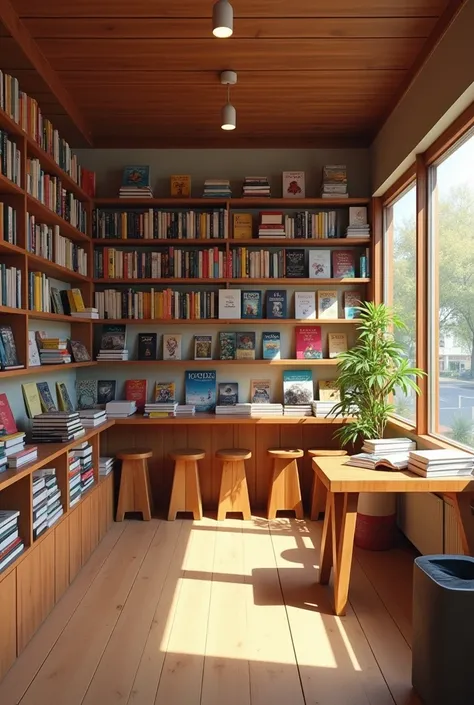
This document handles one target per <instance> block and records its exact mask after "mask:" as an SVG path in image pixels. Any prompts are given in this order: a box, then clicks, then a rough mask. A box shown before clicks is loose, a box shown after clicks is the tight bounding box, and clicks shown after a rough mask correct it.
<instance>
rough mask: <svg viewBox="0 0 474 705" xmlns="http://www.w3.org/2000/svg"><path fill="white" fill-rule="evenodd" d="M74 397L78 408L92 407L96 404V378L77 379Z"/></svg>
mask: <svg viewBox="0 0 474 705" xmlns="http://www.w3.org/2000/svg"><path fill="white" fill-rule="evenodd" d="M76 398H77V408H78V409H93V408H94V407H95V406H96V404H97V380H95V379H79V380H77V382H76Z"/></svg>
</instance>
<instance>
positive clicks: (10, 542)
mask: <svg viewBox="0 0 474 705" xmlns="http://www.w3.org/2000/svg"><path fill="white" fill-rule="evenodd" d="M19 516H20V512H19V511H18V510H17V509H0V571H1V570H3V569H4V568H6V567H7V565H9V564H10V563H11V562H12V561H14V560H15V558H16V557H17V556H19V555H20V553H21V552H22V551H23V550H24V548H25V544H24V543H23V541H22V540H21V538H20V532H19V527H18V518H19Z"/></svg>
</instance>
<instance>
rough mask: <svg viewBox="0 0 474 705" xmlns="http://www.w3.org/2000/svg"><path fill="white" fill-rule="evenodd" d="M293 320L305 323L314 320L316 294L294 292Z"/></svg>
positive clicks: (311, 292) (312, 292)
mask: <svg viewBox="0 0 474 705" xmlns="http://www.w3.org/2000/svg"><path fill="white" fill-rule="evenodd" d="M295 318H296V319H297V320H298V319H301V320H307V321H311V320H313V319H315V318H316V292H314V291H295Z"/></svg>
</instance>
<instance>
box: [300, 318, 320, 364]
mask: <svg viewBox="0 0 474 705" xmlns="http://www.w3.org/2000/svg"><path fill="white" fill-rule="evenodd" d="M295 333H296V359H297V360H321V359H322V357H323V348H322V342H321V326H311V327H309V328H305V327H304V326H296V329H295Z"/></svg>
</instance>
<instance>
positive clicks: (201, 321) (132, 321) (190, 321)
mask: <svg viewBox="0 0 474 705" xmlns="http://www.w3.org/2000/svg"><path fill="white" fill-rule="evenodd" d="M92 322H93V323H96V324H100V325H107V324H108V323H114V324H122V325H144V326H146V325H160V326H167V325H177V326H180V325H198V326H199V325H203V326H204V325H206V326H207V325H211V326H212V325H219V326H220V325H224V326H234V325H238V326H240V325H268V326H272V325H275V326H281V325H304V326H316V325H339V324H341V323H342V324H346V325H347V324H349V325H357V324H359V323H361V319H360V318H331V319H329V318H311V319H310V320H307V319H305V318H117V319H114V318H95V319H92Z"/></svg>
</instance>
